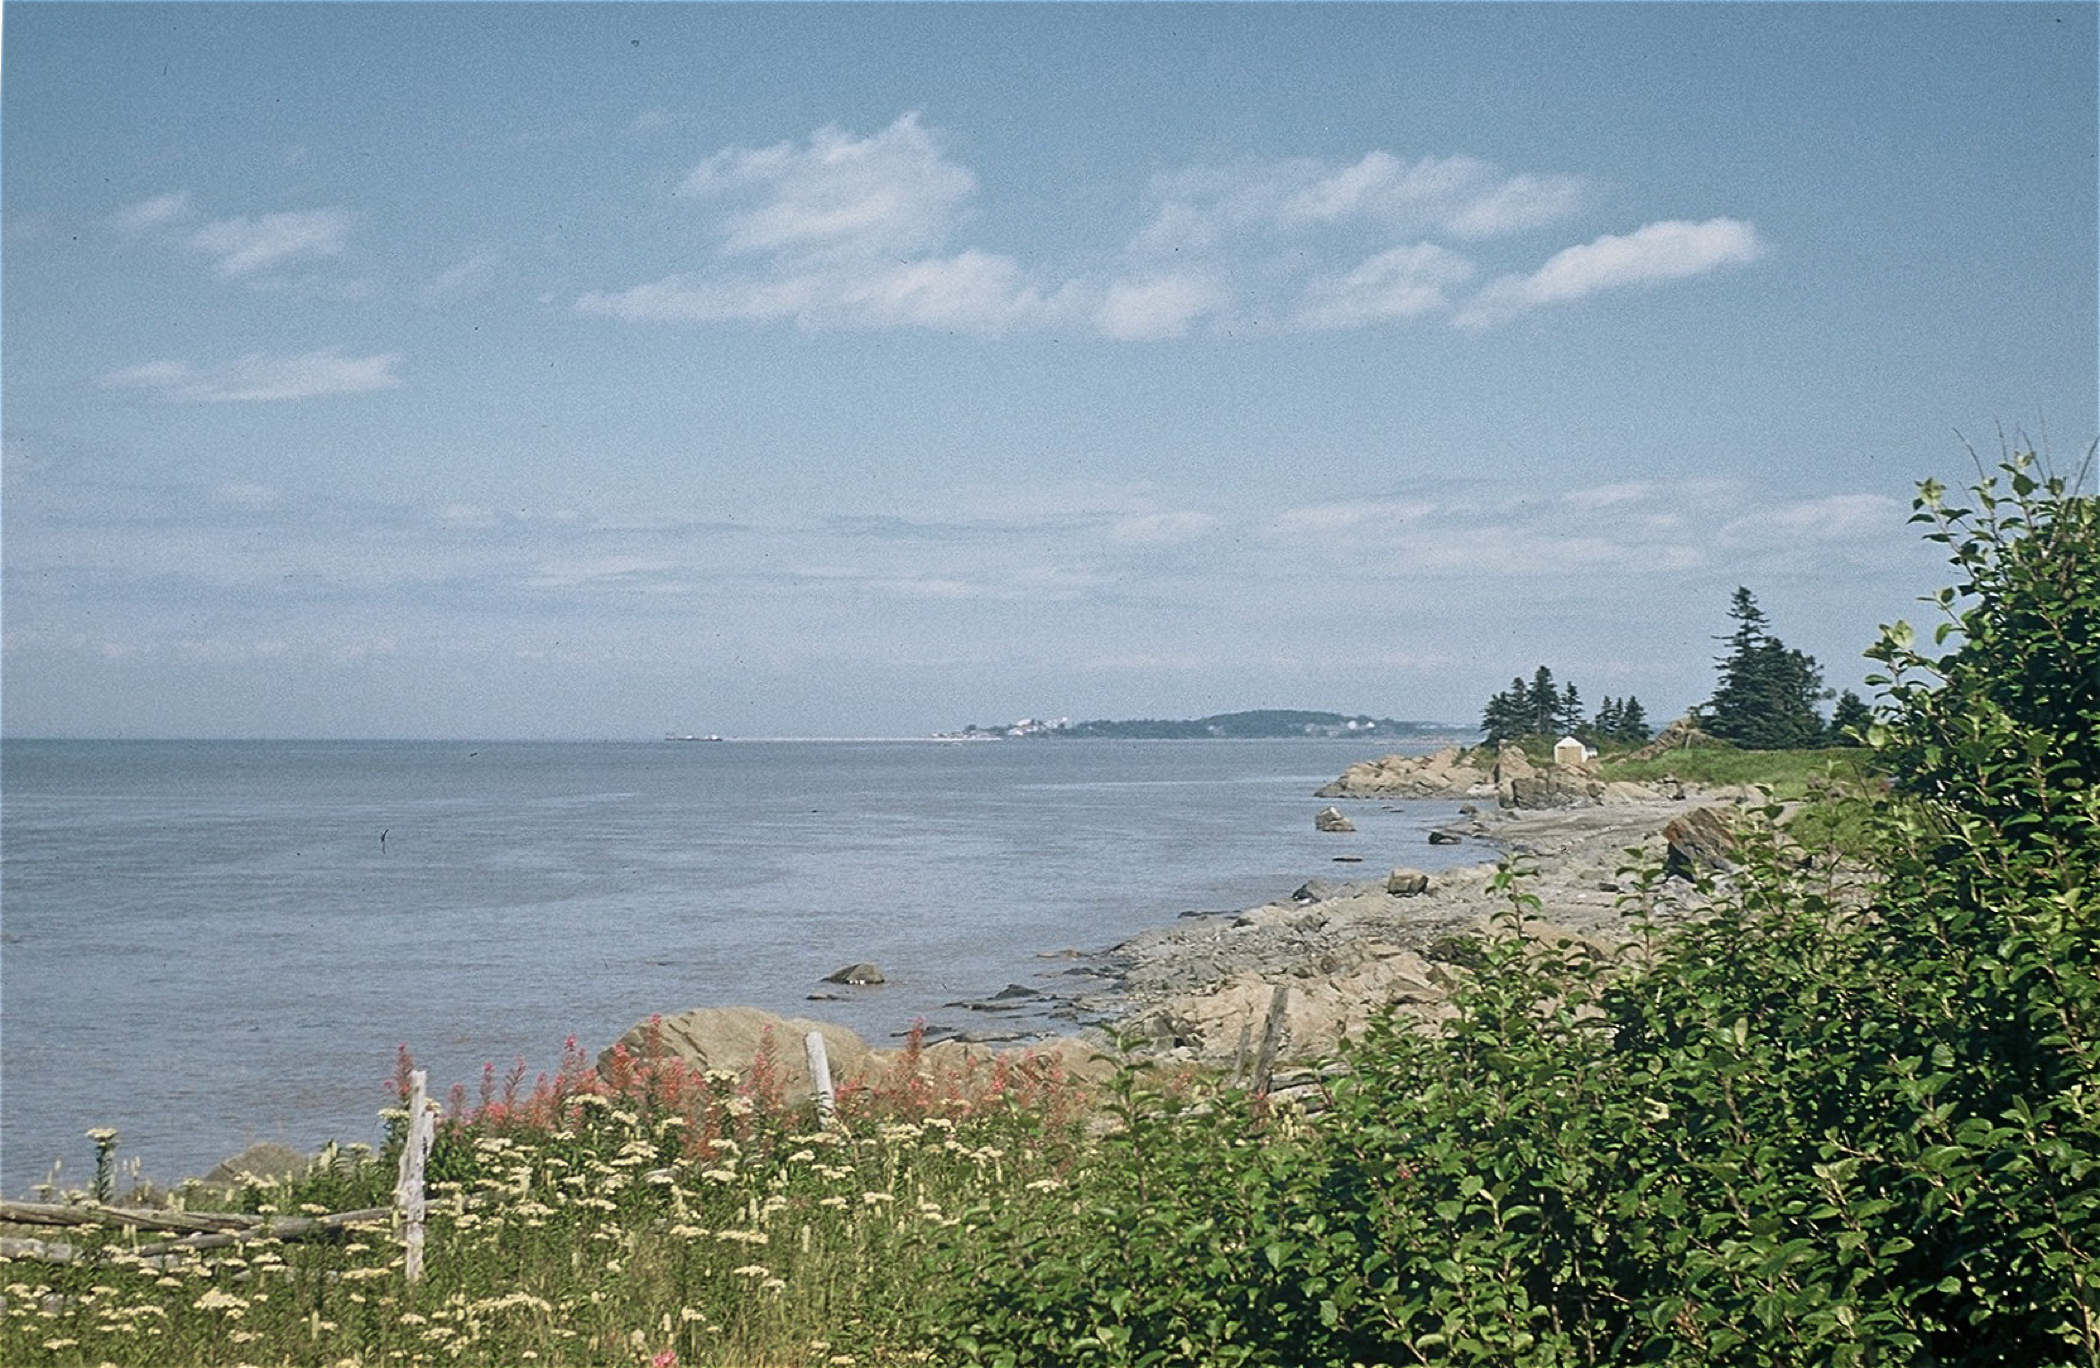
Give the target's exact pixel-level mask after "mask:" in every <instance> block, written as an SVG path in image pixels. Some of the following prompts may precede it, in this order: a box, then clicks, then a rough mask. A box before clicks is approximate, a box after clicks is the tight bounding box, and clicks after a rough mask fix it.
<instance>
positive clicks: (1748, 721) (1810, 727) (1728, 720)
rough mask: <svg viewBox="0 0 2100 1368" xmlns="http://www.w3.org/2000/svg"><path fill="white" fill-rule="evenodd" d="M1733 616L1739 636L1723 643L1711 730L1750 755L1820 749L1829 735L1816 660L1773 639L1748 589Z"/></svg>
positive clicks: (1709, 708) (1709, 709)
mask: <svg viewBox="0 0 2100 1368" xmlns="http://www.w3.org/2000/svg"><path fill="white" fill-rule="evenodd" d="M1728 615H1729V616H1730V617H1731V618H1734V619H1735V624H1736V626H1735V631H1734V632H1732V633H1730V634H1729V635H1728V636H1726V637H1723V638H1721V639H1722V640H1724V641H1726V642H1727V643H1728V654H1727V655H1725V656H1723V657H1722V658H1721V659H1720V660H1719V661H1717V662H1716V665H1715V667H1716V668H1717V669H1718V670H1719V671H1720V675H1721V683H1720V687H1719V688H1717V689H1715V690H1714V696H1713V698H1712V699H1711V700H1709V701H1708V703H1707V705H1706V716H1707V721H1706V724H1705V725H1706V730H1707V731H1709V732H1711V733H1713V734H1714V735H1715V736H1717V737H1719V738H1721V739H1722V740H1723V741H1732V742H1734V743H1735V744H1736V745H1738V746H1742V747H1744V748H1745V749H1747V750H1783V749H1789V748H1793V747H1804V746H1818V745H1821V744H1823V741H1824V739H1825V737H1826V736H1827V735H1828V731H1827V728H1826V727H1825V725H1824V722H1823V718H1822V715H1821V714H1819V713H1818V712H1817V711H1816V704H1817V702H1818V701H1819V700H1821V699H1823V698H1825V697H1827V695H1826V694H1825V692H1824V690H1823V671H1822V669H1821V667H1819V666H1818V665H1817V664H1816V662H1815V660H1814V659H1813V658H1811V657H1810V656H1807V655H1804V654H1803V653H1802V652H1800V651H1795V650H1789V649H1788V648H1787V646H1786V643H1784V642H1782V641H1780V640H1779V638H1777V637H1775V636H1773V635H1772V634H1771V632H1770V630H1769V623H1768V622H1767V621H1766V618H1765V615H1764V611H1763V610H1762V609H1760V608H1759V607H1758V606H1757V599H1756V598H1755V597H1754V596H1753V595H1752V594H1751V593H1750V591H1749V590H1748V589H1745V588H1738V589H1737V590H1736V591H1735V597H1734V599H1733V601H1732V602H1731V603H1730V605H1729V609H1728Z"/></svg>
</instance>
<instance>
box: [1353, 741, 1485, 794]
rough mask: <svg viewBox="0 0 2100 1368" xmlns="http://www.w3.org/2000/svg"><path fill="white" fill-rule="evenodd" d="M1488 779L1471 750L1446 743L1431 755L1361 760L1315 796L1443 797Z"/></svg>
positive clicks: (1468, 790) (1475, 786) (1480, 783)
mask: <svg viewBox="0 0 2100 1368" xmlns="http://www.w3.org/2000/svg"><path fill="white" fill-rule="evenodd" d="M1487 782H1488V776H1487V774H1486V773H1485V772H1484V771H1482V770H1481V768H1480V767H1479V766H1478V765H1475V764H1472V763H1469V761H1468V759H1467V753H1466V752H1465V751H1462V750H1460V749H1459V748H1458V747H1457V746H1446V747H1444V748H1443V749H1442V750H1440V751H1436V752H1434V753H1433V754H1430V755H1387V756H1382V757H1380V758H1379V759H1376V760H1360V761H1358V762H1357V763H1356V764H1353V765H1351V766H1349V768H1348V769H1346V770H1343V771H1342V774H1341V777H1340V778H1338V779H1336V780H1335V781H1334V782H1333V783H1330V784H1325V785H1323V786H1321V787H1320V788H1318V789H1316V790H1314V792H1313V796H1314V797H1315V798H1442V797H1447V796H1449V795H1451V794H1455V793H1471V792H1473V791H1474V790H1475V789H1478V788H1481V787H1482V786H1484V785H1485V784H1487Z"/></svg>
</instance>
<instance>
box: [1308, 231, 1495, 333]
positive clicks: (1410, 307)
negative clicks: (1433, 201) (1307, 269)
mask: <svg viewBox="0 0 2100 1368" xmlns="http://www.w3.org/2000/svg"><path fill="white" fill-rule="evenodd" d="M1472 276H1473V263H1472V262H1470V261H1468V260H1466V259H1465V258H1464V257H1462V256H1460V255H1458V254H1457V253H1456V252H1452V251H1450V250H1448V249H1446V248H1443V247H1439V246H1437V245H1436V244H1435V243H1433V242H1423V243H1417V244H1416V245H1414V246H1412V247H1394V248H1392V249H1390V250H1388V251H1384V252H1380V253H1379V254H1378V255H1376V256H1374V257H1371V258H1370V259H1368V260H1366V261H1364V262H1363V263H1362V264H1361V265H1359V266H1357V267H1356V268H1355V269H1354V270H1352V271H1350V272H1348V273H1347V274H1346V275H1340V276H1330V277H1326V278H1324V279H1315V280H1314V281H1312V282H1311V283H1310V284H1309V285H1308V286H1307V287H1306V291H1305V299H1304V302H1303V304H1302V305H1301V306H1300V308H1299V310H1298V315H1297V319H1296V321H1297V323H1298V324H1299V325H1300V326H1301V327H1308V328H1354V327H1362V326H1363V325H1365V324H1368V323H1379V322H1384V321H1386V320H1389V319H1395V318H1412V317H1414V316H1415V315H1417V314H1423V313H1430V312H1439V311H1441V310H1443V309H1445V308H1446V307H1448V305H1449V300H1448V298H1447V295H1446V292H1447V291H1448V290H1450V289H1451V288H1453V287H1455V286H1458V285H1463V284H1464V283H1465V282H1466V281H1467V280H1469V279H1471V278H1472Z"/></svg>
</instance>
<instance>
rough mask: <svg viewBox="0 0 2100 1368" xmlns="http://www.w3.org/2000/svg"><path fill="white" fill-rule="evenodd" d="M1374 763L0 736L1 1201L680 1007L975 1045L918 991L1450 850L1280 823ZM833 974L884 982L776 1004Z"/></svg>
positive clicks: (1288, 753)
mask: <svg viewBox="0 0 2100 1368" xmlns="http://www.w3.org/2000/svg"><path fill="white" fill-rule="evenodd" d="M1382 749H1386V747H1381V746H1379V745H1377V744H1375V743H1365V742H1320V741H1290V742H1258V741H1250V742H1223V741H1220V742H1116V741H1074V742H1050V741H1043V742H995V743H980V744H969V745H960V744H937V743H926V742H740V741H731V742H724V743H719V744H715V743H662V742H658V743H635V744H617V743H606V744H598V743H572V744H540V743H471V742H470V743H444V742H437V743H431V742H413V743H410V742H374V743H356V742H311V743H306V742H295V743H287V742H71V741H10V742H8V743H7V744H6V745H5V746H4V747H0V885H4V887H0V895H4V896H0V942H4V943H0V1189H4V1191H5V1192H7V1193H8V1194H10V1195H19V1194H21V1193H22V1192H24V1191H25V1190H27V1189H28V1188H29V1187H30V1186H31V1185H32V1184H34V1183H37V1182H39V1181H41V1180H42V1179H44V1178H45V1177H46V1176H47V1174H48V1173H49V1171H50V1167H51V1164H52V1161H53V1160H54V1159H62V1160H63V1162H64V1165H65V1168H64V1171H63V1173H62V1176H61V1181H64V1182H71V1183H79V1182H83V1181H84V1180H85V1178H86V1176H87V1170H88V1168H89V1167H90V1161H91V1156H92V1147H91V1146H90V1145H89V1143H88V1142H87V1141H86V1140H85V1139H84V1138H83V1135H82V1133H83V1132H84V1131H85V1130H87V1129H88V1128H89V1127H91V1126H98V1125H109V1126H115V1127H118V1128H119V1130H120V1131H121V1132H122V1139H121V1141H120V1153H121V1154H122V1155H124V1156H128V1157H134V1158H138V1159H140V1160H142V1161H143V1163H144V1165H145V1171H146V1173H147V1174H149V1175H153V1176H157V1177H160V1178H162V1179H164V1180H166V1179H172V1178H177V1177H180V1176H183V1175H186V1174H194V1173H201V1172H203V1171H204V1170H206V1169H208V1168H210V1167H211V1166H212V1165H213V1164H214V1163H216V1162H217V1161H218V1160H219V1159H221V1158H224V1157H225V1156H226V1155H227V1154H229V1153H232V1152H233V1151H235V1150H238V1149H239V1148H241V1147H242V1146H243V1145H245V1144H247V1143H248V1142H250V1141H252V1140H258V1139H273V1140H282V1141H285V1142H287V1143H290V1144H294V1145H298V1146H301V1147H304V1148H313V1147H316V1146H318V1145H319V1144H321V1143H322V1142H324V1141H326V1140H328V1139H331V1138H334V1139H341V1140H346V1141H347V1140H374V1139H376V1138H377V1135H378V1127H377V1121H376V1116H375V1113H376V1111H377V1109H378V1108H379V1107H381V1106H383V1105H385V1104H386V1102H387V1100H388V1099H387V1094H386V1080H387V1079H388V1078H389V1077H390V1075H391V1073H392V1069H393V1062H394V1051H395V1047H396V1046H397V1045H399V1044H406V1045H407V1046H408V1047H409V1048H410V1049H411V1050H412V1051H413V1052H414V1053H415V1055H416V1057H417V1060H418V1062H419V1063H421V1064H423V1065H425V1066H426V1067H428V1068H429V1069H430V1070H431V1078H432V1081H433V1084H436V1085H440V1086H443V1085H449V1084H451V1083H453V1082H461V1081H465V1082H469V1083H471V1082H473V1081H475V1080H477V1079H478V1078H479V1075H480V1070H481V1067H482V1065H483V1064H484V1063H485V1062H490V1061H493V1062H495V1063H496V1064H497V1065H498V1066H499V1069H507V1068H508V1067H509V1066H510V1065H511V1064H512V1063H513V1062H514V1061H519V1060H522V1061H524V1062H525V1064H526V1065H527V1066H528V1068H529V1069H530V1070H531V1071H533V1072H538V1071H539V1070H542V1069H548V1068H551V1067H552V1066H553V1065H554V1064H555V1062H556V1060H557V1059H558V1057H559V1054H560V1050H561V1045H562V1042H563V1040H564V1038H565V1037H568V1036H570V1035H574V1036H576V1037H577V1038H578V1040H579V1043H580V1044H581V1045H582V1046H583V1047H584V1048H585V1049H586V1050H588V1051H590V1052H592V1053H595V1052H596V1051H597V1050H598V1049H599V1048H601V1047H602V1046H604V1045H605V1044H607V1043H609V1042H610V1041H611V1040H612V1039H614V1038H615V1037H616V1036H618V1035H619V1034H620V1032H622V1031H624V1030H625V1029H626V1028H627V1027H629V1026H631V1025H633V1024H634V1023H635V1022H636V1021H639V1020H641V1019H643V1018H645V1017H647V1016H648V1015H649V1014H650V1013H652V1012H675V1011H679V1010H682V1009H684V1008H687V1007H694V1006H703V1005H726V1004H731V1003H749V1004H752V1005H755V1006H759V1007H764V1008H767V1009H770V1010H773V1011H777V1012H781V1013H784V1014H796V1015H814V1016H822V1017H825V1018H827V1019H831V1020H836V1021H839V1022H842V1023H843V1024H845V1025H848V1026H851V1027H853V1028H854V1029H855V1030H858V1031H860V1032H861V1033H862V1034H863V1035H865V1036H867V1037H868V1038H869V1039H870V1040H871V1041H873V1042H874V1043H877V1044H881V1043H885V1042H886V1041H887V1040H888V1039H889V1038H890V1037H892V1036H894V1035H896V1034H898V1033H901V1032H903V1031H906V1030H908V1029H909V1028H910V1026H911V1024H912V1023H913V1021H914V1020H917V1019H924V1020H925V1021H926V1022H927V1023H928V1024H929V1025H930V1026H932V1027H936V1028H939V1027H944V1026H948V1027H960V1028H971V1027H981V1026H984V1025H986V1024H988V1023H986V1022H985V1021H984V1020H983V1019H982V1018H980V1017H978V1016H977V1015H976V1014H973V1013H970V1012H967V1011H964V1010H961V1009H957V1008H954V1007H951V1006H949V1005H948V1004H950V1003H952V1002H954V1001H957V1000H959V999H968V998H981V997H985V996H988V995H990V994H992V993H994V992H997V991H998V990H999V989H1000V988H1002V987H1004V986H1005V985H1006V984H1008V983H1011V982H1022V983H1029V984H1031V985H1033V986H1038V987H1054V986H1055V985H1054V984H1053V983H1052V982H1051V977H1052V976H1055V975H1058V974H1060V973H1062V972H1063V971H1064V969H1066V968H1067V967H1068V965H1067V964H1066V963H1065V962H1061V961H1056V960H1051V959H1046V958H1044V956H1045V955H1046V953H1049V952H1055V951H1058V950H1061V949H1066V948H1077V949H1089V950H1092V949H1101V948H1104V947H1106V946H1108V945H1110V944H1113V943H1114V942H1116V941H1117V940H1120V939H1122V938H1124V937H1126V936H1129V935H1131V934H1133V933H1134V932H1136V931H1139V930H1142V929H1144V928H1145V927H1148V926H1154V925H1159V924H1161V923H1163V922H1166V921H1169V920H1172V919H1173V918H1174V917H1175V916H1177V915H1178V914H1179V913H1181V912H1183V911H1186V910H1190V909H1197V908H1202V909H1222V908H1230V907H1242V906H1250V905H1253V904H1255V903H1259V902H1262V901H1265V900H1267V899H1269V898H1272V897H1277V896H1280V895H1282V894H1286V893H1288V892H1289V891H1290V890H1291V889H1292V888H1294V887H1296V886H1297V885H1298V884H1299V883H1301V882H1303V881H1304V880H1305V879H1306V878H1308V877H1311V876H1314V875H1332V876H1338V877H1352V876H1355V875H1359V874H1362V873H1363V872H1364V871H1370V872H1374V873H1375V872H1376V871H1377V870H1378V869H1380V868H1382V867H1383V866H1384V865H1388V864H1393V863H1407V864H1414V865H1418V866H1423V867H1431V866H1433V865H1434V864H1435V863H1438V862H1440V861H1441V862H1449V861H1450V860H1451V859H1454V858H1463V859H1474V858H1478V853H1477V852H1461V853H1458V854H1451V853H1447V852H1448V849H1449V848H1446V847H1432V846H1429V845H1428V844H1426V831H1427V829H1428V828H1429V827H1430V826H1433V825H1436V824H1437V823H1438V822H1440V821H1442V820H1444V819H1445V818H1447V817H1448V815H1449V813H1450V805H1449V804H1447V803H1432V804H1398V805H1391V806H1380V805H1373V804H1357V805H1355V806H1353V807H1352V808H1351V809H1350V811H1351V814H1352V816H1354V817H1355V818H1356V820H1357V823H1358V826H1359V830H1358V832H1357V833H1356V834H1355V835H1353V836H1327V835H1319V834H1317V833H1315V832H1314V831H1313V829H1312V814H1313V813H1314V812H1315V811H1316V810H1318V808H1319V807H1321V806H1322V805H1323V804H1321V803H1320V802H1318V801H1317V800H1315V799H1313V798H1312V796H1311V794H1312V790H1313V789H1314V788H1316V787H1317V786H1318V785H1320V784H1322V783H1325V782H1326V781H1327V780H1329V779H1331V778H1333V777H1334V776H1335V775H1336V774H1338V773H1340V771H1341V770H1342V769H1343V768H1344V767H1345V766H1347V765H1348V764H1349V763H1350V762H1352V761H1354V760H1359V759H1364V758H1367V757H1368V756H1370V755H1374V754H1377V753H1379V752H1380V750H1382ZM382 836H383V837H384V841H382V839H381V838H382ZM1337 855H1357V856H1361V857H1363V859H1364V861H1365V863H1364V865H1363V866H1362V867H1361V869H1358V868H1356V867H1352V866H1337V865H1335V864H1333V863H1332V860H1333V858H1334V857H1335V856H1337ZM856 960H872V961H874V962H875V963H877V964H879V965H881V966H882V968H883V969H884V971H885V972H886V973H887V974H888V976H889V980H890V981H889V983H888V984H887V985H885V986H882V987H879V988H869V989H858V990H854V989H847V990H839V991H841V992H842V993H844V994H847V997H846V1000H843V1001H838V1002H822V1003H813V1002H810V1001H809V1000H808V997H809V995H810V994H811V993H812V992H817V991H821V990H822V985H821V983H820V980H821V979H822V978H823V977H824V975H826V974H828V973H830V972H831V971H832V970H834V969H836V968H838V967H839V966H841V965H843V964H847V963H850V962H853V961H856ZM1023 1024H1024V1025H1033V1026H1036V1027H1039V1028H1042V1029H1045V1030H1050V1029H1058V1028H1061V1027H1060V1024H1059V1023H1054V1022H1048V1021H1040V1020H1039V1021H1036V1022H1033V1023H1023Z"/></svg>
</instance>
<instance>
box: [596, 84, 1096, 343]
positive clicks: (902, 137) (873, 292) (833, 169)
mask: <svg viewBox="0 0 2100 1368" xmlns="http://www.w3.org/2000/svg"><path fill="white" fill-rule="evenodd" d="M976 192H977V178H976V176H975V175H974V174H972V173H971V172H970V170H969V169H968V168H967V167H964V166H961V165H959V164H957V163H956V162H953V161H951V160H949V159H948V157H947V156H946V154H945V153H943V152H942V150H941V148H940V146H939V144H938V143H937V141H936V140H935V139H934V137H933V135H932V134H931V133H929V132H928V131H927V130H926V128H925V127H924V126H923V125H921V124H920V122H919V118H918V116H917V115H916V114H906V115H904V116H903V117H902V118H900V119H898V120H897V121H896V122H895V123H893V124H891V125H890V126H889V127H888V128H886V129H884V130H882V131H881V132H879V133H876V134H873V135H871V136H869V137H866V138H856V137H854V136H852V135H851V134H849V133H846V132H844V131H843V130H841V129H838V128H834V127H827V128H822V129H819V130H818V131H817V132H816V133H815V134H814V135H812V136H811V138H810V140H809V142H808V143H807V144H806V145H805V144H797V143H776V144H774V145H773V146H771V147H762V148H741V147H739V148H729V149H726V150H724V151H721V152H718V153H716V154H714V155H713V156H711V157H709V158H707V159H706V160H705V161H703V162H701V163H700V164H699V165H698V166H696V167H695V168H693V170H692V172H691V173H690V174H689V175H687V177H686V178H685V181H684V183H683V184H682V185H681V186H680V187H679V194H680V195H681V196H682V197H684V198H687V199H690V200H694V201H697V202H699V203H700V204H702V205H703V206H705V207H708V208H711V209H715V210H716V211H717V212H718V214H719V217H718V218H717V220H716V222H715V228H716V232H717V235H718V239H719V244H718V250H717V264H716V266H715V268H714V269H712V270H708V271H704V272H697V273H685V274H680V275H673V276H667V277H665V278H664V279H661V280H658V281H654V282H651V283H647V284H643V285H638V286H635V287H633V288H631V289H628V290H624V291H619V292H613V293H608V292H593V293H591V294H587V295H585V296H584V297H583V298H582V299H580V300H579V301H578V307H579V308H581V309H583V310H584V311H586V312H590V313H602V314H610V315H613V316H615V317H619V318H626V319H633V320H651V319H653V320H670V321H685V322H707V321H718V320H728V319H752V320H793V321H795V322H798V323H801V324H802V325H804V326H807V327H896V326H912V327H924V328H934V329H948V330H954V331H959V332H972V333H999V332H1004V331H1006V330H1007V329H1009V328H1012V327H1016V326H1021V325H1024V324H1027V323H1031V322H1035V321H1039V320H1041V319H1043V318H1045V317H1047V316H1048V315H1049V314H1050V313H1051V312H1053V310H1054V309H1055V308H1056V307H1058V305H1057V303H1056V301H1053V300H1051V299H1047V298H1045V297H1044V295H1043V294H1042V293H1041V292H1040V291H1038V290H1037V289H1035V288H1034V287H1032V286H1031V285H1029V283H1028V282H1027V281H1025V280H1024V279H1023V278H1022V273H1021V271H1020V268H1019V267H1018V266H1017V265H1016V264H1015V262H1014V261H1013V260H1012V259H1011V258H1010V257H1005V256H1000V255H997V254H995V253H991V252H985V251H981V250H976V249H969V250H964V251H960V252H953V253H950V252H947V251H945V249H946V247H947V245H948V243H949V241H950V239H951V238H952V237H953V236H954V235H955V233H956V231H957V229H958V228H960V226H961V225H962V223H963V221H964V219H965V218H966V216H967V212H968V208H969V204H970V201H971V199H972V198H973V197H974V196H975V194H976Z"/></svg>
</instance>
